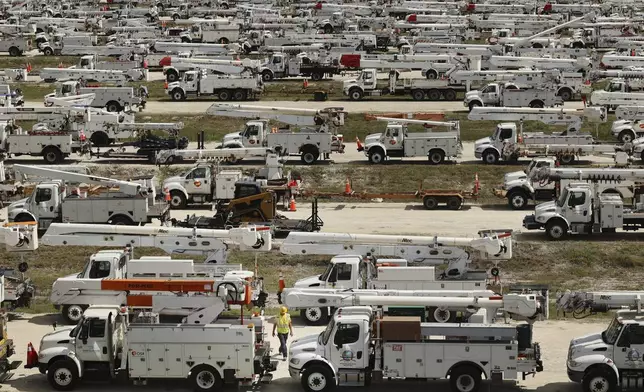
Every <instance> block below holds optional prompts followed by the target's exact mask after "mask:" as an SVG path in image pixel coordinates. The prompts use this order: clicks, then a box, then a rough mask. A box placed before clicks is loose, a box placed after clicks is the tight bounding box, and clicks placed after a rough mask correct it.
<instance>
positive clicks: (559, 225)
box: [546, 220, 568, 241]
mask: <svg viewBox="0 0 644 392" xmlns="http://www.w3.org/2000/svg"><path fill="white" fill-rule="evenodd" d="M546 234H547V235H548V238H550V239H551V240H555V241H558V240H561V239H563V238H565V237H566V234H568V227H567V225H566V223H564V222H563V221H560V220H555V221H552V222H548V224H547V225H546Z"/></svg>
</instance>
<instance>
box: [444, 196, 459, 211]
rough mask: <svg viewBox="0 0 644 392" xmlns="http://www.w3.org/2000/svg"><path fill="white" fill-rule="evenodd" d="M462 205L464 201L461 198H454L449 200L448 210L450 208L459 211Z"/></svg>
mask: <svg viewBox="0 0 644 392" xmlns="http://www.w3.org/2000/svg"><path fill="white" fill-rule="evenodd" d="M462 204H463V201H462V200H461V198H460V197H457V196H452V197H450V198H449V199H447V208H449V209H450V210H458V209H459V208H461V205H462Z"/></svg>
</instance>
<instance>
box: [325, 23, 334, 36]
mask: <svg viewBox="0 0 644 392" xmlns="http://www.w3.org/2000/svg"><path fill="white" fill-rule="evenodd" d="M324 34H333V26H331V25H330V24H328V25H326V26H324Z"/></svg>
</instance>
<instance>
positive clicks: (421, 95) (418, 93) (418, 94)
mask: <svg viewBox="0 0 644 392" xmlns="http://www.w3.org/2000/svg"><path fill="white" fill-rule="evenodd" d="M411 97H412V98H413V99H414V101H422V100H424V99H425V92H424V91H423V90H421V89H417V90H414V91H412V92H411Z"/></svg>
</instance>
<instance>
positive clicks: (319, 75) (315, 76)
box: [311, 72, 324, 82]
mask: <svg viewBox="0 0 644 392" xmlns="http://www.w3.org/2000/svg"><path fill="white" fill-rule="evenodd" d="M323 77H324V74H323V73H322V72H311V80H312V81H314V82H319V81H320V80H322V78H323Z"/></svg>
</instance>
